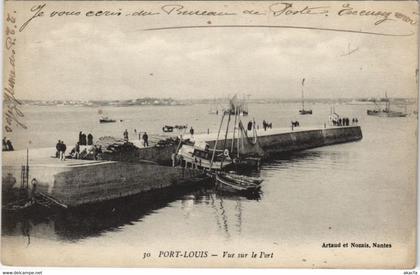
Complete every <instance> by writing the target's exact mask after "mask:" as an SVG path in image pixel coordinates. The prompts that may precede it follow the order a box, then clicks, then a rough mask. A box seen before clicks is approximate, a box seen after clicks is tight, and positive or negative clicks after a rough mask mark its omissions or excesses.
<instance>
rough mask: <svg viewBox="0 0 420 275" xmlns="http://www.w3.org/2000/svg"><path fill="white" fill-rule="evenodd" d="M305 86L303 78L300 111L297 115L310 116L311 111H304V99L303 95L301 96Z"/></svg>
mask: <svg viewBox="0 0 420 275" xmlns="http://www.w3.org/2000/svg"><path fill="white" fill-rule="evenodd" d="M304 84H305V78H304V79H302V109H301V110H299V113H300V114H301V115H312V110H311V109H308V110H305V99H304V95H303V85H304Z"/></svg>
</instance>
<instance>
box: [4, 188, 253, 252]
mask: <svg viewBox="0 0 420 275" xmlns="http://www.w3.org/2000/svg"><path fill="white" fill-rule="evenodd" d="M260 198H261V193H260V194H253V195H252V196H237V195H231V194H218V193H216V190H215V189H214V188H213V187H209V186H206V187H199V188H194V187H191V188H182V189H175V188H170V189H163V190H160V191H153V192H149V193H147V194H142V195H137V196H131V197H128V198H124V199H119V200H113V201H108V202H103V203H98V204H94V205H90V206H83V207H78V208H72V209H66V210H62V209H45V208H35V209H31V211H30V212H26V213H19V214H16V213H13V214H12V213H3V223H2V234H3V235H23V236H27V237H28V245H29V243H30V236H31V235H37V236H42V237H45V238H49V237H51V236H56V237H57V238H58V239H59V240H61V241H70V242H77V241H78V240H81V239H84V238H88V237H95V236H100V235H101V234H102V233H104V232H116V231H119V230H120V229H121V228H122V227H123V226H125V225H133V224H134V223H137V222H142V220H143V219H145V218H146V217H147V216H148V215H152V214H155V213H156V211H157V210H159V209H163V208H165V207H170V203H171V202H174V201H180V202H181V205H182V207H181V209H182V210H183V212H184V215H185V216H186V217H187V216H188V215H189V209H190V208H191V207H192V205H193V204H203V203H204V204H209V205H210V206H211V208H212V209H213V210H214V215H215V220H216V223H217V224H218V226H219V228H220V229H221V230H222V231H223V232H225V233H226V236H227V238H229V225H228V218H227V216H226V210H225V209H224V206H223V204H224V201H226V200H232V201H236V203H237V205H239V206H238V207H237V208H236V209H237V211H239V212H240V211H241V207H240V203H241V200H258V199H260ZM237 215H238V222H237V223H236V224H235V227H236V228H237V230H238V232H240V231H241V229H240V227H241V213H239V214H237Z"/></svg>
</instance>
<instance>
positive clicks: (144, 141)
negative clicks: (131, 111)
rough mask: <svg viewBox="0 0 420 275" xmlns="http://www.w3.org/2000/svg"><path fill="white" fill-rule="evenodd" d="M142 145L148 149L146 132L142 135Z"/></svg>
mask: <svg viewBox="0 0 420 275" xmlns="http://www.w3.org/2000/svg"><path fill="white" fill-rule="evenodd" d="M143 143H144V147H149V136H148V135H147V132H144V134H143Z"/></svg>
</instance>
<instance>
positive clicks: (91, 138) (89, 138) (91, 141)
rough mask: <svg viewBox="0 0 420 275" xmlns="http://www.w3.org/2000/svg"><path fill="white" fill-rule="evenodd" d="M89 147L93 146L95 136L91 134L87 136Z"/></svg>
mask: <svg viewBox="0 0 420 275" xmlns="http://www.w3.org/2000/svg"><path fill="white" fill-rule="evenodd" d="M87 145H93V136H92V134H91V133H89V134H88V136H87Z"/></svg>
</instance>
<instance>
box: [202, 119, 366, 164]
mask: <svg viewBox="0 0 420 275" xmlns="http://www.w3.org/2000/svg"><path fill="white" fill-rule="evenodd" d="M257 136H258V143H259V145H260V146H261V148H262V149H263V150H264V157H265V158H269V157H270V156H273V155H276V154H281V153H287V152H292V151H299V150H305V149H311V148H316V147H321V146H326V145H333V144H339V143H345V142H353V141H358V140H360V139H362V137H363V135H362V130H361V128H360V126H346V127H328V128H300V127H296V128H294V129H293V130H292V129H291V128H287V129H267V130H266V131H263V130H259V131H258V133H257ZM198 139H200V140H201V139H207V140H206V142H207V143H208V144H209V145H210V148H213V147H214V144H215V140H216V138H215V137H214V136H211V137H210V136H209V137H207V138H206V137H205V136H204V135H203V136H199V137H198ZM226 143H227V144H229V145H231V144H232V137H231V136H229V137H228V138H227V140H226ZM233 144H234V146H233V148H236V140H234V142H233ZM223 145H224V142H220V141H219V142H218V145H217V149H223Z"/></svg>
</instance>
